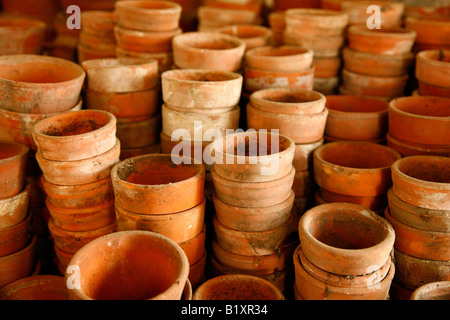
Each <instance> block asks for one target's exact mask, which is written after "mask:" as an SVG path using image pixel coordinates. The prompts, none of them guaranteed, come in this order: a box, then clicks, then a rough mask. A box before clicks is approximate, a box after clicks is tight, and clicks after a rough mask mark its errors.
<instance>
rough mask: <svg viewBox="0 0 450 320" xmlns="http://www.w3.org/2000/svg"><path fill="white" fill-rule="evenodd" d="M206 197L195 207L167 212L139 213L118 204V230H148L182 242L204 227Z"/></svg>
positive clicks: (195, 234)
mask: <svg viewBox="0 0 450 320" xmlns="http://www.w3.org/2000/svg"><path fill="white" fill-rule="evenodd" d="M205 204H206V199H203V201H202V202H201V203H199V204H198V205H196V206H195V207H193V208H190V209H187V210H184V211H179V212H170V213H167V214H139V213H134V212H131V211H128V210H125V209H123V208H121V207H120V206H119V205H116V218H117V231H127V230H148V231H153V232H157V233H159V234H162V235H164V236H166V237H168V238H170V239H172V240H173V241H175V242H177V243H180V242H184V241H188V240H190V239H192V238H194V237H195V236H197V235H198V234H199V233H200V232H201V231H202V229H203V225H204V218H205Z"/></svg>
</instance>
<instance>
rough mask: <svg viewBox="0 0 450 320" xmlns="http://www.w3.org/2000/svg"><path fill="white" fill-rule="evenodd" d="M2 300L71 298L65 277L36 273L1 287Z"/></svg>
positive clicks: (0, 297)
mask: <svg viewBox="0 0 450 320" xmlns="http://www.w3.org/2000/svg"><path fill="white" fill-rule="evenodd" d="M0 300H47V301H49V300H69V294H68V292H67V286H66V281H65V280H64V277H62V276H58V275H34V276H30V277H25V278H22V279H19V280H16V281H14V282H12V283H10V284H8V285H6V286H4V287H3V288H1V289H0Z"/></svg>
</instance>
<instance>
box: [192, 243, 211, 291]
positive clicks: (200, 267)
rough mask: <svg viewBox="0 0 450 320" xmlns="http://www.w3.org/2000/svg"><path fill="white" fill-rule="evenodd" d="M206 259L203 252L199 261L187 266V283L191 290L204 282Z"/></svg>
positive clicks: (205, 254)
mask: <svg viewBox="0 0 450 320" xmlns="http://www.w3.org/2000/svg"><path fill="white" fill-rule="evenodd" d="M206 258H207V253H206V251H205V252H204V254H203V257H202V258H201V259H200V260H199V261H197V262H196V263H194V264H193V265H190V266H189V281H190V282H191V284H192V289H193V290H194V289H196V288H197V287H198V286H199V285H200V284H202V283H203V282H205V280H206V262H207V261H206Z"/></svg>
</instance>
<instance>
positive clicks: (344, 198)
mask: <svg viewBox="0 0 450 320" xmlns="http://www.w3.org/2000/svg"><path fill="white" fill-rule="evenodd" d="M319 194H320V198H321V199H322V200H323V201H324V203H331V202H345V203H354V204H359V205H361V206H364V207H366V208H367V209H369V210H373V211H376V212H377V213H378V211H381V212H383V211H384V209H385V208H386V206H387V204H388V203H387V198H386V195H385V194H382V195H379V196H371V197H370V196H369V197H358V196H348V195H345V194H338V193H334V192H330V191H328V190H326V189H324V188H319Z"/></svg>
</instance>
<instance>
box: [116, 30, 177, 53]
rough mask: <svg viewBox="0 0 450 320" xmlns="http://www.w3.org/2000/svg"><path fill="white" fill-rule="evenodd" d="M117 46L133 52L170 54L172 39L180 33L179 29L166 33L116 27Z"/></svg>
mask: <svg viewBox="0 0 450 320" xmlns="http://www.w3.org/2000/svg"><path fill="white" fill-rule="evenodd" d="M114 33H115V36H116V39H117V45H118V46H120V47H121V48H123V49H125V50H129V51H135V52H170V51H172V38H173V37H175V36H176V35H179V34H181V33H182V30H181V29H180V28H176V29H173V30H167V31H142V30H132V29H127V28H122V27H120V26H116V27H115V28H114Z"/></svg>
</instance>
